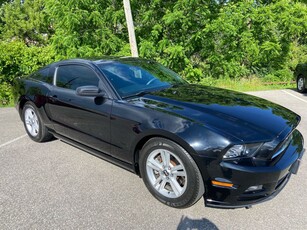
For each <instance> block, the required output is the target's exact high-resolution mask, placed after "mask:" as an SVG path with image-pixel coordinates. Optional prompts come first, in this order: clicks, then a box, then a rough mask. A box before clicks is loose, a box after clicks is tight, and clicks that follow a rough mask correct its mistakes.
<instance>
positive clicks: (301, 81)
mask: <svg viewBox="0 0 307 230" xmlns="http://www.w3.org/2000/svg"><path fill="white" fill-rule="evenodd" d="M296 83H297V84H296V86H297V91H298V92H300V93H305V92H306V91H307V90H306V81H305V78H304V77H303V75H299V76H298V77H297V82H296Z"/></svg>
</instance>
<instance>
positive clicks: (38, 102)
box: [15, 58, 304, 208]
mask: <svg viewBox="0 0 307 230" xmlns="http://www.w3.org/2000/svg"><path fill="white" fill-rule="evenodd" d="M15 94H16V99H17V100H16V108H17V110H18V112H19V114H20V116H21V119H22V121H23V122H24V126H25V129H26V131H27V133H28V135H29V136H30V138H32V139H33V140H34V141H37V142H42V141H47V140H50V139H51V138H53V136H55V137H56V138H59V139H61V140H63V141H65V142H68V143H70V144H72V145H75V146H77V147H79V148H81V149H84V150H86V151H88V152H90V153H91V154H94V155H96V156H99V157H101V158H103V159H106V160H108V161H111V162H112V163H115V164H117V165H119V166H121V167H123V168H125V169H127V170H130V171H132V172H134V173H136V174H138V175H139V176H141V177H142V178H143V180H144V183H145V185H146V186H147V188H148V190H149V191H150V192H151V193H152V195H153V196H154V197H156V198H157V199H158V200H159V201H161V202H163V203H164V204H166V205H169V206H172V207H176V208H185V207H189V206H191V205H193V204H194V203H195V202H196V201H198V200H199V199H200V198H201V197H202V196H204V201H205V204H206V205H207V206H211V207H222V208H236V207H249V206H250V205H253V204H256V203H260V202H263V201H265V200H268V199H271V198H272V197H274V196H275V195H276V194H278V192H279V191H281V190H282V188H283V187H284V186H285V185H286V183H287V182H288V180H289V178H290V176H291V174H295V173H296V172H297V170H298V167H299V162H300V159H301V157H302V155H303V152H304V149H303V137H302V135H301V134H300V132H299V131H297V130H296V127H297V125H298V123H299V121H300V117H299V116H298V115H297V114H295V113H293V112H291V111H289V110H288V109H286V108H283V107H281V106H279V105H276V104H273V103H271V102H269V101H266V100H263V99H260V98H257V97H253V96H249V95H246V94H242V93H237V92H233V91H228V90H224V89H219V88H213V87H204V86H198V85H191V84H188V83H187V82H185V81H184V80H183V79H182V78H180V77H179V76H178V75H177V74H176V73H174V72H172V71H171V70H169V69H167V68H165V67H164V66H162V65H160V64H158V63H156V62H153V61H148V60H144V59H138V58H106V59H102V60H101V59H99V60H95V59H92V60H85V59H75V60H66V61H60V62H57V63H53V64H51V65H48V66H46V67H44V68H42V69H40V70H38V71H37V72H35V73H33V74H32V75H30V76H28V77H26V78H20V79H19V80H17V81H16V86H15Z"/></svg>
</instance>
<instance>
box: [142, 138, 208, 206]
mask: <svg viewBox="0 0 307 230" xmlns="http://www.w3.org/2000/svg"><path fill="white" fill-rule="evenodd" d="M140 154H141V155H140V171H141V176H142V178H143V180H144V183H145V185H146V186H147V188H148V189H149V191H150V192H151V193H152V194H153V195H154V196H155V197H156V198H157V199H158V200H159V201H161V202H162V203H164V204H167V205H169V206H172V207H176V208H186V207H189V206H191V205H193V204H194V203H195V202H196V201H198V200H199V199H200V197H201V196H202V195H203V193H204V184H203V180H202V176H201V174H200V171H199V169H198V167H197V165H196V163H195V162H194V160H193V158H192V157H191V156H190V154H189V153H188V152H187V151H186V150H185V149H183V148H182V147H181V146H180V145H178V144H177V143H175V142H173V141H170V140H168V139H165V138H152V139H150V140H149V141H148V142H147V143H146V144H145V145H144V146H143V148H142V150H141V153H140Z"/></svg>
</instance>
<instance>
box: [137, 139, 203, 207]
mask: <svg viewBox="0 0 307 230" xmlns="http://www.w3.org/2000/svg"><path fill="white" fill-rule="evenodd" d="M157 148H162V149H165V150H168V151H170V152H173V153H175V155H176V156H177V157H178V158H180V160H181V161H182V163H183V165H184V167H185V170H186V173H187V188H186V190H185V192H184V193H183V194H182V195H181V196H180V197H178V198H168V197H165V196H163V195H162V194H160V193H159V192H158V191H157V190H156V189H155V188H154V187H153V186H152V185H151V183H150V182H149V179H148V176H147V172H146V161H147V158H148V156H149V154H150V153H151V152H152V151H153V150H155V149H157ZM140 164H141V165H140V166H141V167H140V172H141V176H142V178H143V181H144V183H145V185H146V187H147V188H148V190H149V191H150V192H151V194H152V195H153V196H154V197H155V198H156V199H158V200H159V201H160V202H162V203H164V204H166V205H168V206H171V207H174V208H187V207H189V206H191V205H193V204H194V203H195V202H196V201H197V200H198V193H199V189H200V180H202V178H201V176H200V173H199V171H198V168H197V166H196V164H195V162H194V161H193V159H192V158H191V156H190V155H189V154H188V153H187V152H186V151H185V150H184V149H183V148H182V147H180V146H179V145H177V144H176V143H174V142H172V141H169V140H167V139H164V138H153V139H152V140H150V141H149V142H147V143H146V144H145V145H144V147H143V149H142V150H141V156H140Z"/></svg>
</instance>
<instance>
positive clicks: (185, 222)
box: [177, 216, 218, 230]
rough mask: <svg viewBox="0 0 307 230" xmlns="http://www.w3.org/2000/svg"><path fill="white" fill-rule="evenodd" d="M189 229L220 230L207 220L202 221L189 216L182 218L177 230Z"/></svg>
mask: <svg viewBox="0 0 307 230" xmlns="http://www.w3.org/2000/svg"><path fill="white" fill-rule="evenodd" d="M188 229H195V230H196V229H210V230H211V229H214V230H218V227H217V226H216V225H215V224H214V223H212V222H211V221H210V220H208V219H206V218H202V219H196V220H195V219H191V218H189V217H187V216H182V217H181V220H180V223H179V225H178V227H177V230H188Z"/></svg>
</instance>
